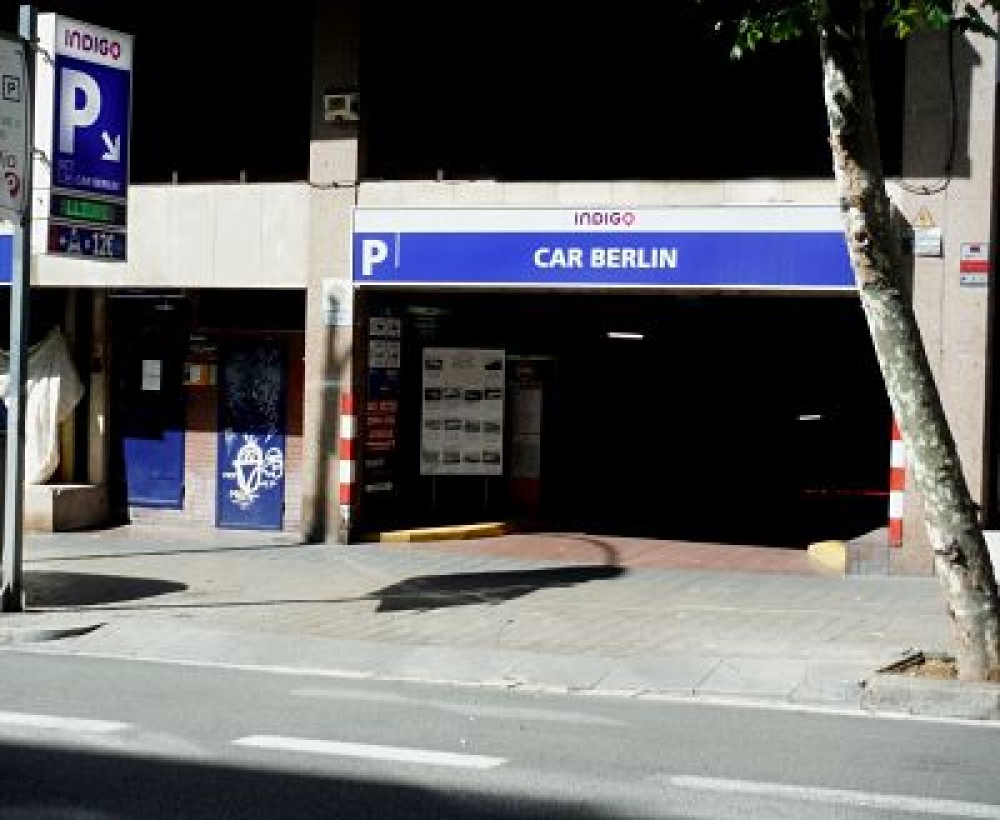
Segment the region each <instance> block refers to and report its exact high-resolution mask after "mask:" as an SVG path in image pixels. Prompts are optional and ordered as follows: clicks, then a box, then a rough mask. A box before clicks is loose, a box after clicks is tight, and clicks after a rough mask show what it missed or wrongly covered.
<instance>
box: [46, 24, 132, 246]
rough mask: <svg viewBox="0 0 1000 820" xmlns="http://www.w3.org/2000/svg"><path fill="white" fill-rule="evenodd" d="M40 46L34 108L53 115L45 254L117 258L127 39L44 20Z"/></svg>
mask: <svg viewBox="0 0 1000 820" xmlns="http://www.w3.org/2000/svg"><path fill="white" fill-rule="evenodd" d="M39 40H40V42H41V44H42V48H43V49H45V48H48V50H49V53H51V54H52V62H51V65H48V66H45V67H44V68H43V69H40V70H39V73H38V100H39V105H40V106H44V105H46V103H47V104H48V106H50V107H51V112H52V116H51V131H50V133H48V134H45V135H43V138H44V142H45V143H47V144H48V145H49V147H50V151H49V155H50V156H51V157H52V164H51V170H50V172H49V173H50V177H49V179H48V183H49V186H50V188H51V191H52V196H51V198H50V210H49V215H48V216H49V226H48V231H47V235H48V237H49V240H48V247H47V250H48V251H49V252H50V253H62V254H69V255H74V256H88V257H92V258H103V259H110V260H121V259H124V258H125V248H126V236H125V223H126V220H125V205H126V203H127V195H128V181H129V171H128V169H129V162H128V160H129V128H130V122H131V116H130V105H131V96H132V36H131V35H129V34H123V33H121V32H118V31H112V30H110V29H105V28H101V27H99V26H93V25H90V24H89V23H82V22H79V21H77V20H72V19H70V18H67V17H60V16H57V15H54V14H47V15H40V17H39ZM39 183H40V184H42V185H44V180H39ZM104 214H111V215H113V218H112V219H105V218H104V217H103V216H102V215H104Z"/></svg>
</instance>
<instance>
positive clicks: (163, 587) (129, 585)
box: [24, 570, 187, 608]
mask: <svg viewBox="0 0 1000 820" xmlns="http://www.w3.org/2000/svg"><path fill="white" fill-rule="evenodd" d="M185 589H187V585H186V584H181V583H179V582H177V581H162V580H159V579H157V578H135V577H129V576H123V575H93V574H89V573H83V572H57V571H46V570H37V571H29V572H25V573H24V590H25V597H26V599H27V602H28V604H29V606H31V607H32V608H37V607H49V606H89V605H93V604H107V603H115V602H120V601H134V600H137V599H140V598H152V597H154V596H156V595H165V594H166V593H168V592H181V591H183V590H185Z"/></svg>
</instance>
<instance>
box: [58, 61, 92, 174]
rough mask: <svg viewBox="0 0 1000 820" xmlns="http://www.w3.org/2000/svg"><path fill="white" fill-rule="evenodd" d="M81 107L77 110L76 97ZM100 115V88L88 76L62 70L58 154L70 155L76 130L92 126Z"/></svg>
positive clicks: (68, 69) (74, 71) (80, 72)
mask: <svg viewBox="0 0 1000 820" xmlns="http://www.w3.org/2000/svg"><path fill="white" fill-rule="evenodd" d="M78 92H79V96H81V97H82V100H81V102H82V103H83V105H82V106H81V107H79V108H77V97H78ZM100 113H101V88H100V86H99V85H98V84H97V80H95V79H94V78H93V77H91V76H90V75H89V74H84V73H83V72H82V71H77V70H76V69H72V68H64V69H63V70H62V96H61V97H60V99H59V153H60V154H72V153H73V148H74V147H75V145H76V129H77V128H86V127H87V126H90V125H93V124H94V122H95V121H96V120H97V115H98V114H100Z"/></svg>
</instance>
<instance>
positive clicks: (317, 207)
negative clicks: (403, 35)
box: [302, 0, 361, 543]
mask: <svg viewBox="0 0 1000 820" xmlns="http://www.w3.org/2000/svg"><path fill="white" fill-rule="evenodd" d="M360 44H361V14H360V2H359V0H339V2H337V3H318V4H317V7H316V12H315V18H314V21H313V106H312V140H311V144H310V158H309V182H310V185H311V186H312V201H311V205H310V240H309V260H310V261H309V276H308V282H307V285H306V288H307V290H306V323H305V324H306V353H305V407H304V413H303V442H304V446H303V498H302V535H303V538H304V539H305V540H307V541H313V542H322V541H326V542H335V543H346V542H347V540H348V538H349V536H350V523H351V522H350V520H349V509H346V508H345V509H342V507H341V503H340V501H341V498H340V484H341V473H342V472H347V470H348V468H349V462H350V459H348V458H345V459H344V462H345V463H344V464H343V465H342V464H341V458H340V452H339V447H338V443H339V440H340V433H341V429H340V428H341V424H342V415H341V408H342V401H343V397H344V396H345V395H346V396H348V397H349V398H348V401H350V398H351V397H353V395H354V389H353V384H352V378H353V374H354V372H355V368H353V367H352V366H351V362H352V358H353V355H354V341H353V340H354V318H353V317H354V295H353V290H352V288H351V271H350V258H351V257H350V248H351V223H352V215H353V208H354V204H355V201H356V195H357V183H358V128H359V123H358V122H356V121H352V120H348V121H340V120H337V121H333V120H328V119H327V118H326V116H325V114H324V110H325V109H324V104H323V101H324V97H325V96H326V95H329V94H339V93H355V92H357V90H358V86H359V81H358V79H359V66H360V59H359V51H360ZM348 455H349V454H348ZM344 478H350V476H347V475H345V476H344Z"/></svg>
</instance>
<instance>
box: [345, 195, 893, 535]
mask: <svg viewBox="0 0 1000 820" xmlns="http://www.w3.org/2000/svg"><path fill="white" fill-rule="evenodd" d="M438 216H441V214H438ZM639 216H640V217H641V214H640V215H639ZM508 218H509V217H508ZM357 236H358V234H357V231H356V239H357ZM595 236H596V234H591V237H592V238H594V237H595ZM643 238H644V239H645V240H648V239H649V238H650V237H649V236H646V237H643ZM533 239H538V237H533ZM703 239H704V238H703ZM812 239H813V240H815V237H813V238H812ZM543 241H548V240H547V239H546V240H543ZM615 241H616V242H617V243H618V246H621V245H623V244H624V243H623V237H622V236H621V234H620V233H616V235H615ZM655 241H657V242H659V243H661V244H662V246H663V247H668V245H666V244H665V242H666V241H669V240H664V239H663V238H662V237H659V238H657V239H656V240H655ZM720 241H726V240H720ZM757 241H759V238H758V240H757ZM399 250H400V251H401V255H400V260H403V259H406V253H407V249H406V245H405V243H403V245H402V247H401V248H400V249H399ZM841 250H842V244H841ZM364 253H365V251H364V250H362V249H361V248H360V247H359V245H358V243H357V242H356V244H355V258H356V260H361V261H363V260H364ZM368 253H369V258H374V257H373V256H372V255H373V254H374V255H375V256H377V254H376V253H375V252H374V251H372V250H371V249H369V250H368ZM581 253H584V254H585V255H586V254H587V253H588V252H587V251H585V250H584V251H581ZM688 253H690V251H688ZM679 254H685V250H684V246H683V242H681V248H680V250H679ZM716 256H718V253H717V254H716ZM636 258H638V256H636ZM650 258H651V257H650ZM680 258H683V256H681V257H679V259H680ZM724 261H725V260H722V261H720V262H719V264H724ZM783 261H787V260H783V259H782V258H781V257H780V254H778V255H775V256H773V257H772V259H771V263H772V264H774V265H781V264H782V263H783ZM806 261H808V260H806ZM400 264H403V262H402V261H401V262H400ZM467 264H469V265H470V266H471V265H473V264H475V262H474V260H473V259H472V258H470V259H469V260H467ZM484 264H486V265H487V266H488V264H489V263H488V262H487V263H484ZM827 264H829V263H828V262H824V261H823V259H818V260H817V261H816V264H815V265H813V266H812V267H811V268H810V271H811V275H818V274H817V268H822V267H823V266H824V265H827ZM843 264H846V263H845V262H844V260H843V259H838V261H837V265H838V268H837V269H838V270H839V271H840V273H838V274H837V275H838V276H841V277H843V268H842V265H843ZM404 267H405V265H404ZM439 270H440V269H439ZM848 272H849V271H848ZM362 275H363V274H361V273H359V276H362ZM786 275H789V274H787V273H786ZM823 276H825V277H827V279H829V277H830V274H829V272H827V273H824V274H823ZM360 281H361V282H363V280H360ZM840 281H844V280H843V278H841V280H840ZM356 305H357V308H358V314H359V315H360V316H361V317H362V318H363V322H362V324H363V326H364V328H365V331H364V333H363V334H362V335H363V337H364V338H363V339H362V344H361V348H362V355H361V356H360V357H359V358H360V359H361V361H359V364H360V365H361V369H362V372H363V373H364V376H363V378H362V379H360V380H359V381H363V382H364V389H363V390H362V393H363V395H362V396H360V398H361V401H362V406H363V407H364V408H365V410H364V412H361V413H359V427H360V429H359V432H358V435H359V450H360V458H359V463H358V469H359V478H358V490H359V496H358V500H357V509H356V515H355V521H356V526H357V527H358V529H359V530H360V531H362V532H366V531H367V532H370V531H375V530H383V529H390V528H396V527H418V526H434V525H442V524H452V523H468V522H474V521H487V520H489V521H492V520H506V521H513V522H515V523H518V524H520V525H521V526H523V527H534V528H539V529H552V530H561V531H566V530H569V531H577V532H579V531H585V532H591V533H602V534H616V535H634V536H645V537H656V538H677V539H686V540H694V541H717V542H724V543H740V544H772V545H786V546H803V547H804V546H806V545H807V544H809V543H811V542H813V541H816V540H824V539H834V538H836V539H845V538H851V537H855V536H857V535H860V534H862V533H864V532H868V531H870V530H873V529H876V528H878V527H882V526H885V523H886V519H887V516H888V498H887V481H888V474H889V452H890V446H889V442H890V435H891V412H890V409H889V405H888V401H887V399H886V395H885V390H884V386H883V383H882V380H881V376H880V374H879V372H878V367H877V363H876V361H875V356H874V352H873V350H872V345H871V340H870V337H869V335H868V330H867V327H866V324H865V321H864V317H863V314H862V312H861V308H860V305H859V303H858V300H857V298H856V295H855V294H854V292H853V289H852V288H851V287H850V284H849V281H848V282H847V283H846V284H844V285H843V286H841V287H833V286H823V287H813V288H811V289H810V288H805V287H803V288H795V287H790V286H789V287H782V288H760V289H751V288H749V287H738V288H737V287H720V288H714V289H713V288H708V287H676V288H673V289H671V288H669V287H662V286H661V287H643V288H637V287H625V288H613V287H604V286H587V287H582V286H577V287H573V288H552V287H502V286H498V285H497V284H496V283H494V284H493V285H492V286H489V285H487V286H485V287H482V286H481V287H468V286H465V287H463V286H455V285H450V284H449V285H448V286H445V287H433V288H431V287H421V286H418V285H414V284H413V283H412V282H407V283H403V284H399V283H396V284H395V285H393V284H389V283H388V282H384V281H383V282H379V284H377V285H369V283H367V282H363V285H362V287H359V288H358V291H357V300H356ZM389 416H391V418H389Z"/></svg>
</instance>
